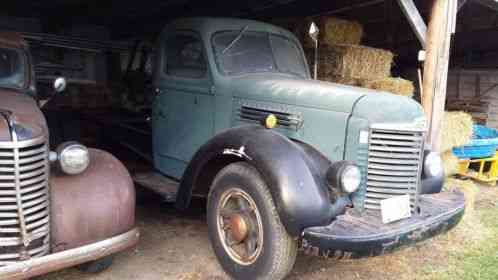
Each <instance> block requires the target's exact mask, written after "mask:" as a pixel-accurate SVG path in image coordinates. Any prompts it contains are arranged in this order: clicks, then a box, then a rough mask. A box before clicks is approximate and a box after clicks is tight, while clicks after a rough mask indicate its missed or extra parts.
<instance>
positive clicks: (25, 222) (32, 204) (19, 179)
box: [0, 137, 50, 266]
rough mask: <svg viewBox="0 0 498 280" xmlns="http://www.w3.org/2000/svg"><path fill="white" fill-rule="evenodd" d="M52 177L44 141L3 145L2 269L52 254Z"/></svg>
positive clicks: (0, 182)
mask: <svg viewBox="0 0 498 280" xmlns="http://www.w3.org/2000/svg"><path fill="white" fill-rule="evenodd" d="M48 175H49V163H48V145H47V143H46V141H45V138H44V137H40V138H37V139H32V140H26V141H19V142H16V141H13V142H0V266H2V265H8V264H11V263H15V262H18V261H21V260H26V259H29V258H31V257H38V256H42V255H45V254H47V253H48V252H49V249H50V243H49V241H50V240H49V233H50V228H49V227H50V224H49V223H50V221H49V218H50V215H49V208H50V207H49V185H48Z"/></svg>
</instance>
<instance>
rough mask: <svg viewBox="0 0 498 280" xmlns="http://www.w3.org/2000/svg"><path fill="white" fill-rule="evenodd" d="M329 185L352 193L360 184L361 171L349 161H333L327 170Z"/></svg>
mask: <svg viewBox="0 0 498 280" xmlns="http://www.w3.org/2000/svg"><path fill="white" fill-rule="evenodd" d="M327 181H328V183H329V185H332V186H335V187H339V188H340V189H341V190H342V191H343V192H346V193H354V192H355V191H357V190H358V188H359V187H360V184H361V171H360V169H359V168H358V166H356V165H354V164H353V163H351V162H347V161H339V162H335V163H333V164H332V165H331V166H330V167H329V169H328V171H327Z"/></svg>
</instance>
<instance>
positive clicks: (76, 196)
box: [50, 149, 135, 252]
mask: <svg viewBox="0 0 498 280" xmlns="http://www.w3.org/2000/svg"><path fill="white" fill-rule="evenodd" d="M89 152H90V165H89V167H88V168H87V169H86V170H85V171H84V172H83V173H81V174H78V175H72V176H71V175H66V174H62V172H60V171H58V170H57V169H56V168H52V169H53V170H52V172H51V177H50V208H51V227H52V229H51V238H52V251H53V252H60V251H64V250H68V249H72V248H76V247H79V246H83V245H88V244H91V243H94V242H98V241H101V240H104V239H107V238H110V237H113V236H117V235H119V234H122V233H125V232H127V231H129V230H131V229H133V228H134V225H135V188H134V185H133V181H132V179H131V177H130V174H129V173H128V171H127V170H126V168H125V167H124V165H123V164H122V163H121V162H120V161H119V160H118V159H116V158H115V157H114V156H112V155H111V154H109V153H107V152H105V151H102V150H96V149H89Z"/></svg>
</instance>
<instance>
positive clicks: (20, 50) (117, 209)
mask: <svg viewBox="0 0 498 280" xmlns="http://www.w3.org/2000/svg"><path fill="white" fill-rule="evenodd" d="M54 88H55V89H54V92H56V93H59V92H62V91H63V90H64V88H65V80H64V79H57V80H56V82H55V83H54ZM39 105H40V102H39V100H37V97H36V86H35V77H34V70H33V66H32V63H31V57H30V53H29V51H28V45H27V44H26V42H25V41H23V39H22V37H21V36H20V35H18V34H14V33H0V279H25V278H29V277H33V276H36V275H41V274H44V273H48V272H51V271H55V270H58V269H62V268H65V267H69V266H75V265H79V267H80V268H81V269H83V270H86V271H90V272H97V271H100V270H103V269H105V268H107V267H108V266H109V265H110V264H111V263H112V255H113V254H115V253H117V252H119V251H122V250H124V249H126V248H129V247H131V246H133V245H135V244H136V243H137V241H138V237H139V233H138V230H137V229H136V228H135V191H134V186H133V183H132V180H131V178H130V175H129V173H128V171H127V170H126V169H125V167H124V166H123V164H122V163H121V162H120V161H118V160H117V159H116V158H115V157H113V156H112V155H111V154H109V153H107V152H105V151H101V150H97V149H89V148H87V147H85V146H83V145H81V144H78V143H76V142H67V143H63V144H61V145H60V146H59V147H58V148H57V150H56V151H50V149H49V143H48V128H47V123H46V120H45V118H44V116H43V114H42V113H41V111H40V108H39Z"/></svg>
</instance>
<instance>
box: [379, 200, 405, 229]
mask: <svg viewBox="0 0 498 280" xmlns="http://www.w3.org/2000/svg"><path fill="white" fill-rule="evenodd" d="M380 212H381V214H382V222H383V223H384V224H387V223H391V222H394V221H399V220H401V219H404V218H409V217H410V216H411V215H412V212H411V209H410V196H409V195H401V196H396V197H391V198H388V199H383V200H381V201H380Z"/></svg>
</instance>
